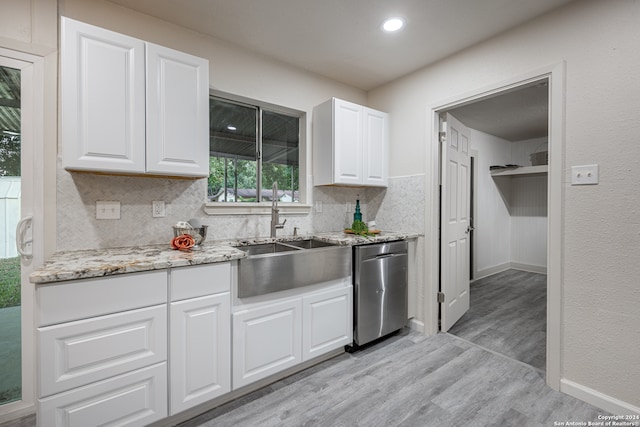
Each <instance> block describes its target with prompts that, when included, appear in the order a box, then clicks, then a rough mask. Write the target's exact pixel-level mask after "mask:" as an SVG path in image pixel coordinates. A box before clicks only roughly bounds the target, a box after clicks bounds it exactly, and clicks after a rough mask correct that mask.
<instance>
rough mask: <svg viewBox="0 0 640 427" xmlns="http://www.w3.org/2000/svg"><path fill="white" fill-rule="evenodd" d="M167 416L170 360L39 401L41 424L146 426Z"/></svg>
mask: <svg viewBox="0 0 640 427" xmlns="http://www.w3.org/2000/svg"><path fill="white" fill-rule="evenodd" d="M166 416H167V364H166V363H160V364H158V365H154V366H150V367H147V368H143V369H139V370H137V371H134V372H129V373H127V374H124V375H121V376H118V377H115V378H111V379H108V380H106V381H101V382H99V383H95V384H91V385H90V386H86V387H81V388H78V389H75V390H72V391H70V392H65V393H61V394H58V395H55V396H52V397H49V398H46V399H40V400H39V401H38V425H39V426H40V427H91V426H106V425H110V426H114V425H117V426H127V427H133V426H145V425H147V424H149V423H152V422H154V421H158V420H161V419H163V418H166Z"/></svg>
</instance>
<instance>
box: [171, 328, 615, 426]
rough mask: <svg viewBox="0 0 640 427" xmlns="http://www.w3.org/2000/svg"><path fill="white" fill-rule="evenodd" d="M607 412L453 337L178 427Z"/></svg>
mask: <svg viewBox="0 0 640 427" xmlns="http://www.w3.org/2000/svg"><path fill="white" fill-rule="evenodd" d="M598 414H606V413H605V412H604V411H600V410H598V409H596V408H594V407H592V406H590V405H588V404H586V403H584V402H581V401H579V400H577V399H575V398H573V397H570V396H568V395H565V394H562V393H559V392H556V391H554V390H552V389H550V388H549V387H547V386H546V384H545V380H544V373H543V372H541V371H540V370H538V369H536V368H534V367H532V366H528V365H526V364H524V363H521V362H518V361H515V360H512V359H509V358H507V357H505V356H502V355H499V354H497V353H493V352H490V351H488V350H486V349H484V348H482V347H480V346H477V345H475V344H473V343H470V342H468V341H465V340H463V339H461V338H458V337H456V336H453V335H450V334H438V335H436V336H433V337H424V336H423V335H421V334H418V333H416V332H409V333H405V334H403V335H397V336H394V337H392V338H390V339H388V340H385V341H383V342H380V343H377V344H375V345H373V346H370V347H367V348H365V349H364V350H361V351H357V352H355V353H353V354H347V353H345V354H344V355H341V356H338V357H336V358H334V359H331V360H329V361H326V362H323V363H322V364H320V365H318V366H315V367H313V368H310V369H309V370H307V371H303V372H301V373H298V374H296V375H294V376H291V377H289V378H286V379H284V380H282V381H279V382H277V383H275V384H272V385H271V386H268V387H265V388H264V389H261V390H259V391H257V392H255V396H251V395H250V396H248V397H245V398H243V399H242V402H241V403H238V402H230V403H228V404H226V405H224V406H223V407H220V408H216V409H214V410H213V411H210V412H208V413H206V414H202V415H201V416H200V417H198V418H196V419H194V420H191V421H188V422H186V423H183V424H181V426H180V427H196V426H198V427H213V426H215V427H226V426H229V427H230V426H234V427H236V426H239V427H244V426H251V427H252V426H263V425H266V426H319V427H327V426H329V427H335V426H363V427H364V426H366V427H371V426H374V427H376V426H405V427H413V426H420V427H430V426H438V427H443V426H462V425H464V426H482V427H485V426H489V425H495V426H516V425H517V426H521V425H523V426H547V425H553V421H556V420H557V421H567V420H576V421H585V422H586V421H595V420H597V416H598Z"/></svg>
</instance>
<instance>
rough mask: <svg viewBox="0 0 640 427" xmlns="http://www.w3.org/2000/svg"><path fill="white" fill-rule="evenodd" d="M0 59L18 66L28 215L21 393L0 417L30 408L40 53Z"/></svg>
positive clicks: (39, 235) (37, 254)
mask: <svg viewBox="0 0 640 427" xmlns="http://www.w3.org/2000/svg"><path fill="white" fill-rule="evenodd" d="M0 57H1V58H2V61H1V63H2V65H3V66H7V67H12V68H17V69H19V70H20V71H21V72H20V78H21V105H20V109H21V123H20V127H21V141H27V143H26V144H24V145H21V150H22V153H21V157H22V173H21V193H22V196H21V212H20V215H21V218H24V217H25V216H29V215H31V216H33V220H32V227H31V228H32V236H33V243H32V246H31V247H32V253H33V256H32V257H31V258H30V259H26V260H25V259H24V258H23V257H21V288H22V291H21V294H22V298H21V337H22V398H21V399H20V400H17V401H15V402H11V403H7V404H4V405H0V422H4V421H8V420H11V419H15V418H17V417H20V416H23V415H28V414H31V413H33V412H34V411H35V389H36V387H35V386H36V375H35V373H36V353H35V351H36V343H35V310H34V307H35V287H34V286H33V285H31V284H30V282H29V275H30V273H31V272H33V270H34V269H35V268H37V267H39V266H41V265H42V264H43V262H44V234H45V233H44V219H43V217H44V171H43V170H44V152H45V149H44V148H45V147H44V140H45V137H44V127H45V68H46V66H45V58H44V57H41V56H36V55H32V54H29V53H23V52H19V51H15V50H11V49H6V48H3V47H0Z"/></svg>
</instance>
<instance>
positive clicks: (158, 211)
mask: <svg viewBox="0 0 640 427" xmlns="http://www.w3.org/2000/svg"><path fill="white" fill-rule="evenodd" d="M151 212H152V215H153V217H154V218H164V217H165V216H166V212H165V210H164V201H162V200H156V201H153V202H151Z"/></svg>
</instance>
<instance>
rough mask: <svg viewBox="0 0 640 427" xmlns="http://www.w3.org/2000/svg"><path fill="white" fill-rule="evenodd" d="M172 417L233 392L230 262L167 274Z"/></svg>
mask: <svg viewBox="0 0 640 427" xmlns="http://www.w3.org/2000/svg"><path fill="white" fill-rule="evenodd" d="M169 277H170V279H169V283H170V286H169V289H170V290H169V292H170V300H171V304H170V309H169V324H170V327H169V336H170V345H169V384H170V391H169V414H170V415H175V414H177V413H179V412H182V411H184V410H186V409H188V408H191V407H193V406H196V405H199V404H201V403H204V402H207V401H209V400H211V399H214V398H216V397H218V396H221V395H223V394H225V393H228V392H229V391H231V263H229V262H225V263H216V264H208V265H200V266H190V267H183V268H175V269H172V270H171V271H170V272H169Z"/></svg>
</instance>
